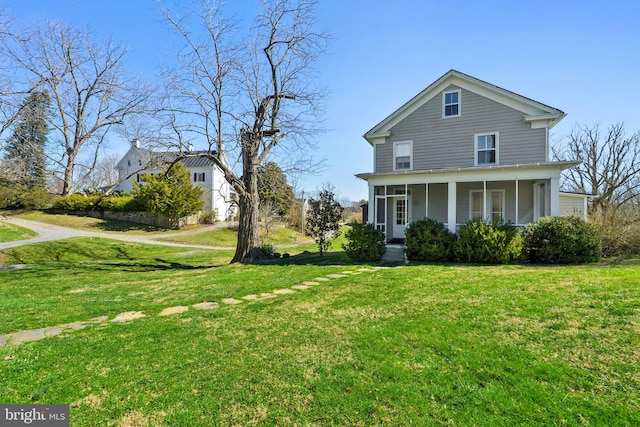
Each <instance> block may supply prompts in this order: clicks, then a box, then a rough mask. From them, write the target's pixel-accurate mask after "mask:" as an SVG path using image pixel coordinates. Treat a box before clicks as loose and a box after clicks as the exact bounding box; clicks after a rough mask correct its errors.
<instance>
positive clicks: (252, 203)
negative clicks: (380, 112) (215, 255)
mask: <svg viewBox="0 0 640 427" xmlns="http://www.w3.org/2000/svg"><path fill="white" fill-rule="evenodd" d="M314 6H315V4H314V2H313V1H311V0H265V1H264V11H263V12H262V13H261V14H259V15H258V16H257V18H256V20H255V25H254V27H253V28H252V30H251V32H250V34H249V36H248V37H247V38H246V39H245V40H240V39H239V38H238V37H237V33H236V31H237V30H238V25H237V23H236V21H235V20H234V19H227V18H225V17H224V14H223V12H222V8H221V3H217V4H214V5H211V3H210V2H208V1H206V0H202V1H201V2H200V3H199V7H198V10H197V11H191V12H190V13H186V14H183V15H182V16H180V17H176V16H175V15H174V14H172V13H171V12H170V11H167V10H165V12H164V13H165V17H166V19H167V21H168V22H169V23H170V24H171V25H172V27H173V28H174V29H175V30H176V31H177V33H178V34H180V36H181V37H182V38H183V40H184V48H183V49H182V50H181V51H180V53H179V55H178V64H179V69H178V70H175V72H173V73H172V74H171V82H172V83H173V85H172V86H171V87H170V93H171V96H172V101H171V103H172V110H173V111H174V112H176V111H177V115H176V116H175V117H176V118H177V119H178V120H177V121H176V122H173V124H172V126H173V128H174V129H175V131H176V134H177V135H180V138H179V139H178V140H179V141H182V139H183V137H184V135H185V133H186V132H190V133H193V134H195V135H197V136H198V137H204V139H206V141H207V142H208V144H209V150H210V153H211V157H212V159H213V160H214V161H215V162H216V164H217V165H218V166H219V167H220V168H221V169H222V171H223V173H224V175H225V178H226V179H227V181H228V182H229V183H230V184H231V185H233V187H234V189H235V191H236V192H237V194H238V198H239V200H238V204H239V226H238V243H237V246H236V253H235V255H234V257H233V260H232V262H243V263H248V262H251V261H253V260H254V259H255V258H256V257H257V256H258V255H260V235H259V221H258V220H259V214H258V211H259V209H258V207H259V197H258V185H257V175H258V173H257V171H258V167H259V166H260V165H261V164H263V163H264V162H265V161H266V159H267V156H269V157H270V158H273V156H276V154H275V152H276V151H278V150H276V148H280V149H281V152H282V153H285V154H286V155H288V156H289V157H291V158H294V159H296V160H297V161H299V162H302V163H306V165H309V164H310V162H309V159H308V157H306V156H301V155H300V154H301V153H306V152H308V148H309V146H310V145H309V144H310V142H309V139H308V137H309V136H310V135H313V133H314V131H315V130H316V129H315V128H316V127H317V126H316V124H317V123H318V122H317V120H315V121H314V120H313V118H314V117H316V113H317V106H318V101H319V99H321V95H322V93H321V92H322V91H320V90H317V89H314V87H313V79H312V70H313V68H312V66H313V64H314V61H315V60H316V59H317V57H318V55H319V54H321V53H322V52H323V51H324V47H325V43H326V41H327V37H326V35H325V34H323V33H321V32H316V31H315V29H314V26H315V18H314ZM194 22H195V23H197V24H194ZM194 25H197V28H199V29H200V30H203V31H202V32H200V33H198V32H190V30H189V29H190V28H195V27H194ZM185 124H186V126H185ZM228 158H230V159H234V160H236V161H235V162H234V164H233V165H232V164H230V163H228V161H227V159H228ZM299 164H300V163H299ZM234 165H237V166H238V170H236V169H235V168H234V167H233V166H234ZM307 167H308V166H307Z"/></svg>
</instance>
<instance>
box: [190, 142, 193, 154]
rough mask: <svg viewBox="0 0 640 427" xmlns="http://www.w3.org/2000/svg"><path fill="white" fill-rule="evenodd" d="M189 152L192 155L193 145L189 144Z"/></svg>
mask: <svg viewBox="0 0 640 427" xmlns="http://www.w3.org/2000/svg"><path fill="white" fill-rule="evenodd" d="M189 152H190V153H193V144H189Z"/></svg>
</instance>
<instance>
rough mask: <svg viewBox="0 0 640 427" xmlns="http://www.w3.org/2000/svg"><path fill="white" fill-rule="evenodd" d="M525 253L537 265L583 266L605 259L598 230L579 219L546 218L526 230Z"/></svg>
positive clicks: (567, 217) (530, 225)
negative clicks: (582, 264) (602, 257)
mask: <svg viewBox="0 0 640 427" xmlns="http://www.w3.org/2000/svg"><path fill="white" fill-rule="evenodd" d="M524 253H525V258H526V259H527V261H529V262H531V263H535V264H579V263H585V262H595V261H598V260H600V258H601V256H602V242H601V240H600V236H599V235H598V230H597V229H596V228H595V227H594V226H593V225H591V224H589V223H587V222H585V221H584V220H582V219H580V218H578V217H575V216H565V217H546V218H541V219H540V220H539V221H538V222H535V223H532V224H529V225H528V226H527V228H526V229H525V231H524Z"/></svg>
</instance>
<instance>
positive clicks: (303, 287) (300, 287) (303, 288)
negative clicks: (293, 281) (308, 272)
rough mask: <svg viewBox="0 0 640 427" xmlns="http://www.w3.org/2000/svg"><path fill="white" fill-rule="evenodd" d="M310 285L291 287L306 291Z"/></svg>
mask: <svg viewBox="0 0 640 427" xmlns="http://www.w3.org/2000/svg"><path fill="white" fill-rule="evenodd" d="M309 288H310V286H307V285H293V286H292V287H291V289H298V290H300V291H304V290H305V289H309Z"/></svg>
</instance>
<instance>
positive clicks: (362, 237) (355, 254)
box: [342, 224, 387, 261]
mask: <svg viewBox="0 0 640 427" xmlns="http://www.w3.org/2000/svg"><path fill="white" fill-rule="evenodd" d="M345 237H346V240H347V241H346V242H345V243H343V244H342V249H343V250H344V252H345V253H346V254H347V256H348V257H349V258H350V259H352V260H354V261H379V260H380V258H382V256H383V255H384V254H385V252H386V251H387V244H386V239H385V237H384V233H383V232H382V231H381V230H377V229H376V228H375V227H374V226H373V224H353V225H352V226H351V229H350V230H348V231H347V232H346V233H345Z"/></svg>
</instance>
